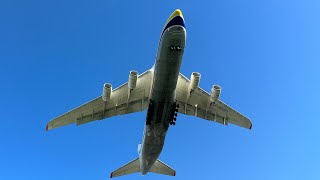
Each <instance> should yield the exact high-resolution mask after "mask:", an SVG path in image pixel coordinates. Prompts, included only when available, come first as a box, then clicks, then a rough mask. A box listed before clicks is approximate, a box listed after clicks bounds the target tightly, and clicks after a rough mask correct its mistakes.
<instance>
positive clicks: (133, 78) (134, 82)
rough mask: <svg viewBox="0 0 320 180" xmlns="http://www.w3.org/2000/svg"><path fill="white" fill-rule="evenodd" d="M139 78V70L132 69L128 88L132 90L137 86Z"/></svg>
mask: <svg viewBox="0 0 320 180" xmlns="http://www.w3.org/2000/svg"><path fill="white" fill-rule="evenodd" d="M137 80H138V72H137V71H130V73H129V81H128V88H129V89H130V90H131V89H134V88H136V86H137Z"/></svg>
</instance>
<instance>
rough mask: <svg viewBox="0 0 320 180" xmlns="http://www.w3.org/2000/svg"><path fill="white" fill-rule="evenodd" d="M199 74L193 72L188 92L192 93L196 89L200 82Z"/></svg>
mask: <svg viewBox="0 0 320 180" xmlns="http://www.w3.org/2000/svg"><path fill="white" fill-rule="evenodd" d="M200 78H201V74H200V73H198V72H193V73H192V74H191V78H190V84H189V91H194V90H196V89H197V88H198V86H199V82H200Z"/></svg>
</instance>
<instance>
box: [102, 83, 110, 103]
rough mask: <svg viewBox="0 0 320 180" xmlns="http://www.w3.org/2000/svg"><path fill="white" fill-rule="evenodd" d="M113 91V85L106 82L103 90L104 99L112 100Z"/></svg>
mask: <svg viewBox="0 0 320 180" xmlns="http://www.w3.org/2000/svg"><path fill="white" fill-rule="evenodd" d="M111 92H112V85H111V84H110V83H105V84H104V85H103V90H102V100H103V101H105V102H107V101H108V100H110V98H111Z"/></svg>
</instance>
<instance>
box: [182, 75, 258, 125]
mask: <svg viewBox="0 0 320 180" xmlns="http://www.w3.org/2000/svg"><path fill="white" fill-rule="evenodd" d="M189 84H190V80H189V79H188V78H186V77H185V76H184V75H182V74H181V73H180V75H179V78H178V82H177V89H176V100H177V104H179V110H178V112H179V113H182V114H186V115H191V116H196V117H199V118H202V119H205V120H210V121H214V122H218V123H221V124H224V125H228V123H231V124H235V125H238V126H241V127H244V128H248V129H251V127H252V123H251V121H250V120H249V119H248V118H246V117H245V116H243V115H242V114H240V113H238V112H237V111H236V110H234V109H232V108H231V107H230V106H228V105H227V104H225V103H224V102H222V101H220V100H218V101H216V102H215V103H211V100H210V94H209V93H207V92H206V91H204V90H203V89H201V88H199V87H198V88H197V89H195V90H194V91H193V92H192V93H191V94H190V96H189V98H188V94H189V93H190V92H188V87H189Z"/></svg>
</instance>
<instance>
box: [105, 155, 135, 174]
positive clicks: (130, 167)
mask: <svg viewBox="0 0 320 180" xmlns="http://www.w3.org/2000/svg"><path fill="white" fill-rule="evenodd" d="M136 172H140V161H139V158H137V159H135V160H133V161H131V162H129V163H128V164H126V165H124V166H122V167H121V168H119V169H117V170H115V171H113V172H112V173H111V174H110V178H113V177H118V176H123V175H127V174H132V173H136Z"/></svg>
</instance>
